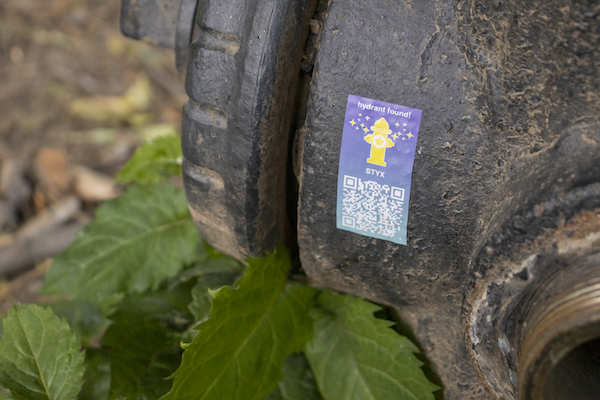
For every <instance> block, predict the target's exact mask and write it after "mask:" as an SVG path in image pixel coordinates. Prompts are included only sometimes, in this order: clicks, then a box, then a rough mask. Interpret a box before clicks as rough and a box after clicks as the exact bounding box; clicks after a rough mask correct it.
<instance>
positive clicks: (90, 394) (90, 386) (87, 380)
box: [77, 349, 110, 400]
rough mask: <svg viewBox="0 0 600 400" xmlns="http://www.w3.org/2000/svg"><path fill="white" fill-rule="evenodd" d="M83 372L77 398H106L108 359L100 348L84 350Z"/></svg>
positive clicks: (101, 399) (83, 399) (108, 386)
mask: <svg viewBox="0 0 600 400" xmlns="http://www.w3.org/2000/svg"><path fill="white" fill-rule="evenodd" d="M85 363H86V365H87V366H86V368H85V374H84V375H83V387H82V388H81V391H80V392H79V395H78V396H77V399H78V400H108V393H109V390H110V361H109V360H108V358H107V356H106V355H105V354H104V352H103V351H102V350H96V349H88V350H86V352H85Z"/></svg>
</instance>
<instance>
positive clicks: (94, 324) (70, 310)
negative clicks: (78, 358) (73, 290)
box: [48, 300, 108, 347]
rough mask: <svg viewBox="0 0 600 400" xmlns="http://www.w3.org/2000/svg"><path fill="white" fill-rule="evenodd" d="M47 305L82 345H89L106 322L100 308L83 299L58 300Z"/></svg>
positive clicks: (104, 326)
mask: <svg viewBox="0 0 600 400" xmlns="http://www.w3.org/2000/svg"><path fill="white" fill-rule="evenodd" d="M48 306H49V307H50V308H51V309H52V312H54V315H56V316H57V317H59V318H64V319H65V320H66V321H67V322H68V324H69V326H70V327H71V330H72V331H73V333H75V335H77V337H78V338H79V340H81V342H82V343H83V345H84V346H86V347H90V346H91V344H90V343H91V342H92V340H93V339H95V338H96V337H97V336H98V335H99V334H100V333H101V332H102V330H103V329H104V328H106V326H107V324H108V320H107V319H106V318H104V317H103V316H102V312H101V310H100V308H99V307H98V306H96V305H94V304H92V303H89V302H87V301H83V300H59V301H56V302H53V303H49V304H48Z"/></svg>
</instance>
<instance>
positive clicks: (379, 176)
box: [337, 95, 422, 245]
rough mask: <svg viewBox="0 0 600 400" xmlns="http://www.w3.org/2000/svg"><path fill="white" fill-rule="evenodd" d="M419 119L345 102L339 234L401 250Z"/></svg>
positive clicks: (392, 107) (390, 107)
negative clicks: (394, 245)
mask: <svg viewBox="0 0 600 400" xmlns="http://www.w3.org/2000/svg"><path fill="white" fill-rule="evenodd" d="M421 113H422V111H421V110H417V109H415V108H410V107H405V106H400V105H397V104H391V103H385V102H383V101H377V100H373V99H368V98H365V97H358V96H353V95H349V96H348V103H347V105H346V117H345V119H344V130H343V133H342V148H341V150H340V166H339V172H338V195H337V228H338V229H343V230H346V231H350V232H354V233H358V234H361V235H365V236H369V237H373V238H377V239H385V240H389V241H391V242H394V243H399V244H404V245H405V244H406V224H407V220H408V204H409V199H410V183H411V176H412V169H413V163H414V159H415V150H416V148H417V138H418V136H419V125H420V123H421Z"/></svg>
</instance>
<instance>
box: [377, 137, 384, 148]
mask: <svg viewBox="0 0 600 400" xmlns="http://www.w3.org/2000/svg"><path fill="white" fill-rule="evenodd" d="M383 143H384V142H383V139H382V138H377V139H375V144H376V145H377V146H378V147H382V146H383Z"/></svg>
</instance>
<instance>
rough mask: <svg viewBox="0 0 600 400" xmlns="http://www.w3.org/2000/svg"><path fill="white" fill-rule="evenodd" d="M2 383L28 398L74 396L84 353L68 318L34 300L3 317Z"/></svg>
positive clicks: (46, 399)
mask: <svg viewBox="0 0 600 400" xmlns="http://www.w3.org/2000/svg"><path fill="white" fill-rule="evenodd" d="M2 324H3V328H4V329H3V333H2V339H1V340H0V385H2V386H3V387H5V388H8V389H10V391H11V393H12V394H13V396H15V397H17V398H24V399H28V400H71V399H73V398H74V397H75V396H76V395H77V393H78V392H79V390H80V389H81V385H82V383H83V381H82V377H83V372H84V369H85V368H84V365H83V362H84V353H83V352H82V351H81V344H80V342H79V340H77V337H76V336H75V334H73V333H72V332H71V330H70V328H69V325H68V324H67V322H66V321H64V320H62V321H61V320H60V319H59V318H58V317H57V316H55V315H54V314H53V313H52V310H50V309H43V308H42V307H40V306H37V305H35V304H30V305H16V306H15V307H13V308H11V309H10V310H9V312H8V315H7V317H6V318H5V319H4V320H3V322H2Z"/></svg>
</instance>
